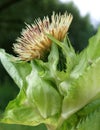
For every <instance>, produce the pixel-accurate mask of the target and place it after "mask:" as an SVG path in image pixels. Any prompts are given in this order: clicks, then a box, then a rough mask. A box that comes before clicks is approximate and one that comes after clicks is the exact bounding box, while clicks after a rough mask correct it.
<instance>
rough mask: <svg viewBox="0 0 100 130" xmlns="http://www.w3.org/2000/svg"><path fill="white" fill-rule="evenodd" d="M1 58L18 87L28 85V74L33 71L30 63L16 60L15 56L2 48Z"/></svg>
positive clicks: (0, 51)
mask: <svg viewBox="0 0 100 130" xmlns="http://www.w3.org/2000/svg"><path fill="white" fill-rule="evenodd" d="M0 60H1V62H2V64H3V66H4V68H5V69H6V71H7V72H8V73H9V75H10V76H11V77H12V79H13V80H14V81H15V83H16V84H17V85H18V87H19V88H22V87H23V86H26V76H27V75H28V74H29V73H30V72H31V66H30V64H28V63H27V62H24V61H18V60H16V58H15V57H14V56H12V55H9V54H7V53H6V52H5V51H4V50H2V49H1V50H0Z"/></svg>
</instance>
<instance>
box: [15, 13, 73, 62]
mask: <svg viewBox="0 0 100 130" xmlns="http://www.w3.org/2000/svg"><path fill="white" fill-rule="evenodd" d="M72 18H73V17H72V15H71V14H68V13H67V12H65V13H64V14H63V15H61V14H60V13H59V14H55V12H53V14H52V16H51V19H49V18H48V16H46V17H44V19H43V20H41V19H40V18H38V19H37V20H35V22H34V24H32V25H26V29H23V30H22V33H21V37H19V38H17V40H16V41H17V43H15V44H14V51H15V52H16V53H17V54H18V56H19V58H20V59H21V60H25V61H29V60H31V59H35V58H41V57H42V56H43V54H44V52H45V51H48V50H50V46H51V44H52V41H51V40H50V39H49V38H48V37H47V35H46V34H50V35H52V36H53V37H54V38H56V39H57V40H60V41H62V40H63V39H64V37H65V35H66V33H67V31H68V28H69V26H70V24H71V21H72Z"/></svg>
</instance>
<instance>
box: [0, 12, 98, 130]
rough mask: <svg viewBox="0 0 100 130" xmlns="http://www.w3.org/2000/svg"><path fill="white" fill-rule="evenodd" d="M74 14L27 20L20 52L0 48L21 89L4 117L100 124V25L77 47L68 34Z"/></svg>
mask: <svg viewBox="0 0 100 130" xmlns="http://www.w3.org/2000/svg"><path fill="white" fill-rule="evenodd" d="M72 18H73V17H72V15H71V14H68V13H67V12H65V13H64V14H63V15H62V14H60V13H58V14H55V13H53V14H52V16H51V19H49V18H48V17H44V19H43V20H41V19H37V20H35V22H34V24H32V25H26V29H24V30H23V31H22V33H21V36H20V37H19V38H18V39H17V40H16V43H14V45H13V49H14V51H15V52H16V54H17V57H15V56H12V55H10V54H8V53H6V52H5V51H4V50H3V49H0V60H1V63H2V65H3V66H4V68H5V69H6V71H7V72H8V73H9V75H10V76H11V77H12V79H13V80H14V82H15V83H16V84H17V86H18V87H19V89H20V91H19V93H18V95H17V97H16V98H15V99H14V100H12V101H10V102H9V104H8V105H7V107H6V109H5V111H4V112H3V113H2V114H1V115H0V122H1V123H8V124H22V125H29V126H36V125H39V124H41V123H43V124H45V126H46V127H47V129H48V130H100V29H99V30H98V32H97V34H96V35H94V36H93V37H92V38H90V40H89V45H88V46H87V48H85V49H84V50H83V51H82V52H80V53H76V52H75V50H74V48H73V47H72V45H71V43H70V40H69V39H68V35H67V31H68V29H69V26H70V24H71V21H72ZM8 91H9V90H8Z"/></svg>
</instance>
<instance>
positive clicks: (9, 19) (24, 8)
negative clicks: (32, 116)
mask: <svg viewBox="0 0 100 130" xmlns="http://www.w3.org/2000/svg"><path fill="white" fill-rule="evenodd" d="M66 10H67V11H68V12H70V13H72V14H73V17H74V19H73V22H72V24H71V26H70V29H69V33H68V35H69V38H70V40H71V42H72V45H73V47H74V48H75V50H76V51H77V52H80V51H81V50H82V49H84V48H85V47H86V46H87V44H88V39H89V37H91V36H92V35H94V34H95V32H96V31H97V28H98V26H97V25H96V26H95V25H92V21H91V20H90V15H89V14H87V15H85V16H84V17H83V16H81V15H80V12H79V9H78V8H77V6H76V5H75V4H74V3H73V2H68V3H67V2H66V3H62V2H61V1H59V0H0V48H3V49H5V50H6V52H8V53H10V54H13V55H15V54H14V52H13V49H12V47H13V45H12V44H13V43H14V42H15V40H16V38H17V37H18V36H20V32H21V30H22V28H25V23H28V24H31V23H33V21H34V20H35V19H36V18H38V17H40V18H41V19H43V17H44V16H45V15H48V16H50V15H51V14H52V12H53V11H55V12H61V13H63V12H65V11H66ZM18 91H19V89H18V88H17V86H16V85H15V84H14V82H13V80H12V79H11V78H10V77H9V75H8V74H7V72H6V71H5V69H4V68H3V66H2V65H1V63H0V112H2V111H3V110H4V109H5V107H6V105H7V104H8V102H9V101H10V100H12V99H14V97H16V95H17V93H18ZM0 130H46V128H45V126H44V125H43V124H42V125H40V126H38V127H29V126H21V125H7V124H0Z"/></svg>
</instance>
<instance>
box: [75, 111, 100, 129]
mask: <svg viewBox="0 0 100 130" xmlns="http://www.w3.org/2000/svg"><path fill="white" fill-rule="evenodd" d="M99 129H100V108H99V109H98V110H97V109H96V110H95V112H93V113H91V114H89V115H88V116H87V117H85V118H83V119H82V120H81V121H80V123H79V124H78V125H77V127H76V129H74V130H99Z"/></svg>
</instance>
